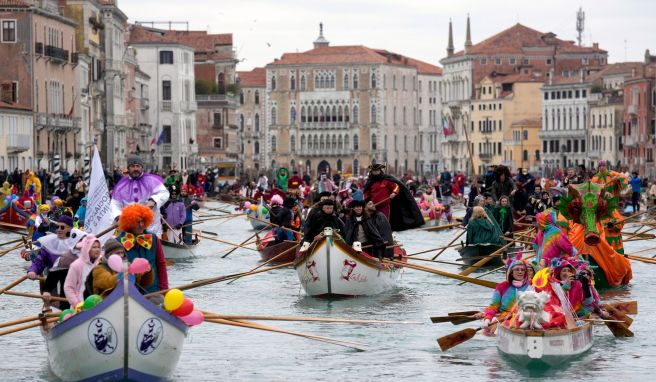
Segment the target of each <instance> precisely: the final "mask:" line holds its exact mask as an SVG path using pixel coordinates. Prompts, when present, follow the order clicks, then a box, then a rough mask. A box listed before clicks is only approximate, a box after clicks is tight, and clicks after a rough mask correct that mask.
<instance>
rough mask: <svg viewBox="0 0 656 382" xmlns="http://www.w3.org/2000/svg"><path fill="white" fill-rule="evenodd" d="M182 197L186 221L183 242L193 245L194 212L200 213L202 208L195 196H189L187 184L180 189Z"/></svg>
mask: <svg viewBox="0 0 656 382" xmlns="http://www.w3.org/2000/svg"><path fill="white" fill-rule="evenodd" d="M180 197H181V198H182V202H183V203H184V206H185V221H184V225H183V226H182V241H183V242H184V243H185V244H193V241H194V240H193V237H192V236H191V233H192V224H193V221H194V214H193V211H198V210H199V209H200V206H199V205H198V202H196V200H195V199H194V197H193V196H189V192H188V186H187V185H186V184H183V185H182V187H181V188H180Z"/></svg>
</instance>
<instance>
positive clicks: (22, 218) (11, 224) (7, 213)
mask: <svg viewBox="0 0 656 382" xmlns="http://www.w3.org/2000/svg"><path fill="white" fill-rule="evenodd" d="M31 215H32V214H31V212H29V211H24V210H23V209H22V208H21V207H20V205H19V204H18V202H16V201H12V202H11V203H7V202H4V206H3V207H2V208H0V226H1V227H3V228H7V229H12V230H24V229H25V227H26V226H27V222H28V221H29V220H30V216H31Z"/></svg>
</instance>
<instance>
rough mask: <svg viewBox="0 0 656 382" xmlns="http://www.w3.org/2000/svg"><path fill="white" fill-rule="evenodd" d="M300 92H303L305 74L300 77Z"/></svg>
mask: <svg viewBox="0 0 656 382" xmlns="http://www.w3.org/2000/svg"><path fill="white" fill-rule="evenodd" d="M301 90H305V74H302V75H301Z"/></svg>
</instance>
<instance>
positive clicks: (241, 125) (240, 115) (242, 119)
mask: <svg viewBox="0 0 656 382" xmlns="http://www.w3.org/2000/svg"><path fill="white" fill-rule="evenodd" d="M239 131H244V115H243V114H239Z"/></svg>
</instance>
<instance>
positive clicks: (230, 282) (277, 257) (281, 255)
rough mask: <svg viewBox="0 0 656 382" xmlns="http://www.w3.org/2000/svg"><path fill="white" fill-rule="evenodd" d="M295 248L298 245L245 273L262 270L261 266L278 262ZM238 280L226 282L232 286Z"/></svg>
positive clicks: (237, 278) (236, 278)
mask: <svg viewBox="0 0 656 382" xmlns="http://www.w3.org/2000/svg"><path fill="white" fill-rule="evenodd" d="M297 247H298V243H296V245H295V246H293V247H289V248H287V249H286V250H284V251H282V252H280V253H279V254H277V255H275V256H273V257H272V258H270V259H269V260H267V261H265V262H263V263H262V264H260V265H258V266H256V267H255V268H253V269H251V270H250V271H248V272H246V273H251V272H253V271H256V270H258V269H260V268H262V267H263V266H265V265H267V264H269V263H273V262H274V261H276V260H278V259H279V258H281V257H283V256H285V255H286V254H288V253H289V252H290V251H292V250H295V249H296V248H297ZM240 278H241V277H235V278H234V279H232V280H230V281H229V282H228V284H232V283H233V282H235V281H237V280H239V279H240Z"/></svg>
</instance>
